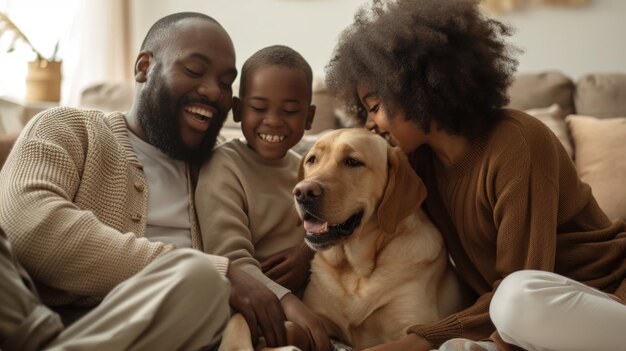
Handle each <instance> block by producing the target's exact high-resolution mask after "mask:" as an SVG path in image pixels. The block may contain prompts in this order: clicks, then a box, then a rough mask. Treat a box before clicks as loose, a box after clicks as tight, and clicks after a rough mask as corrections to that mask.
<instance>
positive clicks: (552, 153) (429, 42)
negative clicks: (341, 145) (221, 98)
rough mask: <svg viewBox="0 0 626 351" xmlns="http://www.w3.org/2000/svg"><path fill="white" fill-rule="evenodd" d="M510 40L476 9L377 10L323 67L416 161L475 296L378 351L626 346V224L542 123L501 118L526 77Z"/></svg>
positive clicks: (468, 5)
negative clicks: (516, 84) (518, 71)
mask: <svg viewBox="0 0 626 351" xmlns="http://www.w3.org/2000/svg"><path fill="white" fill-rule="evenodd" d="M508 35H510V29H509V28H508V27H507V26H505V25H503V24H502V23H500V22H498V21H496V20H494V19H490V18H487V17H485V16H484V15H483V14H482V13H481V12H480V10H479V8H478V4H477V1H470V0H397V1H393V2H391V1H390V2H383V1H374V2H373V5H372V6H371V8H362V9H361V10H359V12H358V13H357V14H356V16H355V21H354V23H353V24H352V25H351V26H350V27H348V28H347V29H346V30H345V31H344V32H343V34H342V35H341V37H340V39H339V43H338V45H337V47H336V48H335V53H334V56H333V58H332V60H331V61H330V63H329V65H328V66H327V72H326V73H327V77H326V81H327V84H328V87H329V89H330V90H331V92H332V93H333V94H334V95H336V96H338V97H340V98H342V99H343V100H345V101H346V102H347V104H348V106H349V107H350V108H351V109H352V110H353V111H354V112H355V115H356V116H357V118H358V119H359V120H360V121H361V122H362V123H363V124H365V126H366V127H367V128H369V129H371V130H373V131H375V132H377V133H378V134H380V135H381V136H383V137H385V138H386V139H387V140H389V142H390V143H391V144H392V145H395V146H399V147H400V148H402V149H403V150H404V151H405V152H406V153H407V154H408V156H409V160H410V161H411V164H412V167H413V168H414V170H415V171H416V172H417V174H418V175H419V176H420V177H421V178H422V179H423V181H424V183H425V184H426V187H427V189H428V197H427V199H426V201H425V208H426V210H427V212H428V213H429V215H430V217H431V218H432V220H433V222H434V223H435V224H436V225H437V226H438V228H439V229H440V230H441V232H442V234H443V236H444V238H445V240H446V244H447V247H448V251H449V253H450V257H451V259H452V261H453V263H454V266H455V267H456V271H457V273H458V275H459V276H460V277H461V279H462V280H463V281H464V282H465V283H467V285H468V286H469V287H470V289H471V290H473V292H475V293H476V295H477V296H478V297H477V299H476V300H475V302H474V303H473V305H471V306H469V307H468V308H467V309H465V310H462V311H459V312H457V313H454V314H452V315H450V316H447V317H445V318H444V319H442V320H441V321H439V322H436V323H434V324H432V325H415V326H413V327H411V328H410V329H409V330H408V333H407V336H406V337H404V338H402V339H400V340H397V341H394V342H390V343H387V344H383V345H379V346H376V347H374V348H373V349H372V350H430V349H431V348H433V347H441V349H446V350H449V349H455V350H456V349H461V350H463V349H468V350H469V349H471V350H480V349H481V348H482V349H485V350H493V349H496V346H497V348H498V349H500V350H508V349H516V348H518V347H521V348H524V349H528V350H548V349H550V350H620V349H621V350H623V349H624V347H625V346H624V345H626V333H625V332H624V326H626V306H625V305H624V302H625V301H626V280H625V277H626V229H625V224H624V222H623V221H615V222H611V221H610V220H609V219H608V218H607V216H606V215H605V214H604V213H603V212H602V210H601V209H600V208H599V207H598V204H597V203H596V201H595V199H594V197H593V195H592V193H591V189H590V187H589V186H588V185H587V184H585V183H583V182H581V181H580V179H579V178H578V176H577V173H576V169H575V167H574V165H573V163H572V161H571V159H570V158H569V156H568V155H567V153H566V151H565V149H564V148H563V147H562V146H561V144H560V143H559V141H558V139H557V138H556V137H555V136H554V135H553V134H552V133H551V132H550V131H549V130H548V129H547V128H546V127H545V126H544V125H543V124H542V123H541V122H540V121H538V120H536V119H534V118H533V117H531V116H528V115H526V114H525V113H523V112H520V111H515V110H511V109H506V108H504V106H506V104H507V103H508V98H507V92H506V90H507V87H508V85H509V83H510V82H511V80H512V78H513V74H514V72H515V68H516V65H517V61H516V59H514V58H513V55H514V54H515V53H516V50H515V49H514V48H511V47H510V46H508V45H507V44H506V42H505V41H504V39H503V37H505V36H508ZM473 340H474V341H473ZM480 340H482V341H481V342H478V341H480Z"/></svg>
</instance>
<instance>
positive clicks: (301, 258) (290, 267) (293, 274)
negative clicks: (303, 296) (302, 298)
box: [261, 244, 314, 292]
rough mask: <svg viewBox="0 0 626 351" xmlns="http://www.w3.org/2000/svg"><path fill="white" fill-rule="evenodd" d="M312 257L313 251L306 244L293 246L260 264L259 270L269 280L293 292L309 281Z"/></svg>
mask: <svg viewBox="0 0 626 351" xmlns="http://www.w3.org/2000/svg"><path fill="white" fill-rule="evenodd" d="M313 255H314V252H313V250H311V249H310V248H309V247H308V246H306V244H302V245H298V246H294V247H292V248H289V249H286V250H283V251H281V252H279V253H277V254H274V255H272V256H270V257H269V258H267V259H266V260H265V261H263V262H261V270H262V271H263V273H265V275H266V276H267V277H268V278H270V279H271V280H273V281H275V282H276V283H278V284H280V285H281V286H283V287H285V288H287V289H289V290H291V291H294V292H295V291H298V290H299V289H301V288H303V287H304V286H305V284H306V283H307V281H308V279H309V275H310V274H311V259H312V258H313Z"/></svg>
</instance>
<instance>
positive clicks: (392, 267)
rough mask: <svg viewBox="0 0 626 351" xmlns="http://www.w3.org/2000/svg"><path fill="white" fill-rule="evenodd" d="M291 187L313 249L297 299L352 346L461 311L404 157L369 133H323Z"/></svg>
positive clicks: (457, 289) (419, 185)
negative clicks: (301, 298) (307, 278)
mask: <svg viewBox="0 0 626 351" xmlns="http://www.w3.org/2000/svg"><path fill="white" fill-rule="evenodd" d="M300 178H301V179H302V180H301V181H300V182H299V183H298V184H297V185H296V187H295V188H294V191H293V193H294V198H295V202H296V206H297V209H298V213H299V214H300V217H301V218H302V220H303V222H304V228H305V229H306V235H305V240H306V242H307V244H308V245H309V246H310V247H312V248H313V249H314V250H316V251H317V253H316V254H315V258H314V259H313V262H312V264H311V281H310V283H309V285H308V286H307V288H306V291H305V295H304V302H305V303H306V304H307V306H309V307H310V308H311V310H313V312H315V313H317V314H318V315H319V316H320V317H321V318H322V320H323V322H324V324H325V326H326V329H327V331H328V332H329V334H330V335H331V336H333V337H335V338H338V339H339V340H340V341H343V342H345V343H347V344H350V345H351V346H353V347H354V348H355V349H357V350H359V349H362V348H366V347H370V346H373V345H376V344H380V343H383V342H387V341H392V340H397V339H400V338H401V337H402V336H404V335H406V331H407V329H408V328H409V327H411V326H413V325H416V324H428V323H433V322H435V321H437V320H439V319H441V318H442V317H444V316H446V315H448V314H450V313H453V312H455V311H458V310H460V309H462V308H463V307H464V305H465V303H464V302H463V300H464V299H463V298H462V289H461V286H460V284H459V282H458V280H457V278H456V276H455V275H454V273H453V272H452V270H451V269H450V268H449V266H448V259H447V258H448V256H447V252H446V250H445V247H444V242H443V238H442V235H441V233H440V232H439V231H438V230H437V228H435V226H434V225H433V224H432V222H431V221H430V220H429V219H428V217H427V216H426V214H425V213H424V212H423V211H422V210H421V207H420V206H421V204H422V201H423V200H424V198H425V197H426V188H425V186H424V184H423V182H422V181H421V179H420V178H419V177H418V176H417V175H416V174H415V172H414V171H413V170H412V169H411V167H410V165H409V163H408V160H407V158H406V156H405V154H404V153H403V152H402V151H401V150H400V149H399V148H393V147H391V146H390V145H389V144H388V143H387V141H386V140H384V139H383V138H382V137H380V136H378V135H376V134H373V133H371V132H370V131H367V130H366V129H360V128H359V129H356V128H355V129H341V130H336V131H333V132H330V133H328V134H326V135H324V136H323V137H322V138H320V140H318V141H317V143H316V144H315V145H314V146H313V147H312V148H311V150H310V151H309V152H308V153H307V154H306V155H305V156H304V158H303V160H302V164H301V167H300Z"/></svg>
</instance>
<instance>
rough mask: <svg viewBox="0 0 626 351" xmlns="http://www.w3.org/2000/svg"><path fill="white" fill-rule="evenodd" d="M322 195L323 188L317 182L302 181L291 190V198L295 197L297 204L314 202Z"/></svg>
mask: <svg viewBox="0 0 626 351" xmlns="http://www.w3.org/2000/svg"><path fill="white" fill-rule="evenodd" d="M323 194H324V188H322V186H321V185H320V184H319V183H317V182H309V181H306V180H303V181H301V182H300V183H298V184H296V186H295V187H294V188H293V196H295V197H296V201H298V202H306V201H310V200H314V199H316V198H318V197H320V196H322V195H323Z"/></svg>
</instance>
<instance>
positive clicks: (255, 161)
mask: <svg viewBox="0 0 626 351" xmlns="http://www.w3.org/2000/svg"><path fill="white" fill-rule="evenodd" d="M299 162H300V156H299V155H297V154H296V153H295V152H293V151H289V152H287V154H286V155H285V156H284V157H283V158H281V159H279V160H266V159H263V158H262V157H260V156H259V155H258V154H257V153H256V152H254V151H253V150H252V149H251V148H249V147H248V145H247V144H246V143H245V142H244V141H241V140H238V139H235V140H231V141H229V142H227V143H225V144H222V145H220V147H218V148H217V149H215V152H214V154H213V157H212V158H211V162H209V163H208V164H205V165H204V166H203V167H202V168H201V170H200V176H199V179H198V187H197V189H196V206H197V208H198V219H199V222H200V228H201V232H202V242H203V244H204V250H205V251H206V252H208V253H212V254H216V255H221V256H226V257H228V258H229V259H230V260H231V262H232V264H233V265H236V266H237V267H240V268H241V269H243V270H245V271H246V272H247V273H249V274H251V275H252V276H254V277H255V278H257V279H258V280H259V281H261V282H263V283H264V284H265V285H266V286H267V287H268V288H269V289H270V290H272V291H273V292H274V293H275V294H276V296H278V298H282V297H283V296H284V295H285V294H286V293H287V292H289V290H287V289H285V288H284V287H282V286H280V285H279V284H276V283H275V282H274V281H272V280H271V279H269V278H268V277H266V276H265V275H264V274H263V272H261V269H260V265H259V262H260V261H262V260H264V259H266V258H267V257H269V256H270V255H272V254H275V253H277V252H279V251H282V250H284V249H287V248H290V247H293V246H296V245H302V244H303V243H304V228H303V227H302V226H301V225H299V221H298V213H297V212H296V209H295V205H294V202H293V195H292V194H291V192H292V189H293V187H294V186H295V185H296V183H297V173H298V165H299Z"/></svg>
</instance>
